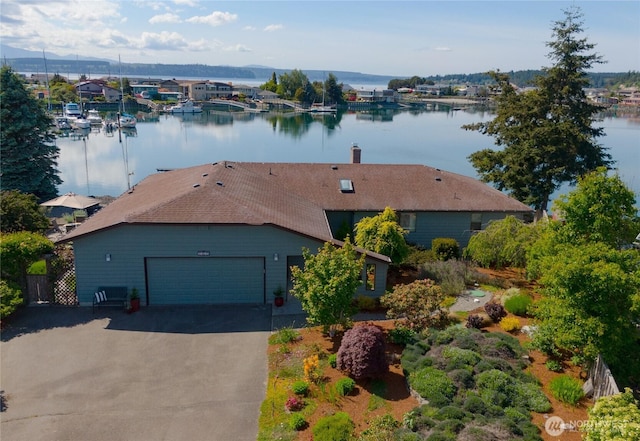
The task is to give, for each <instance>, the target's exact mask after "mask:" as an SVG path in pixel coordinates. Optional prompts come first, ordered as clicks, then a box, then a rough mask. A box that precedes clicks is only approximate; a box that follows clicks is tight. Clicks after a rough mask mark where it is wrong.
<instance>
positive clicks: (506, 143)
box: [463, 7, 612, 211]
mask: <svg viewBox="0 0 640 441" xmlns="http://www.w3.org/2000/svg"><path fill="white" fill-rule="evenodd" d="M564 15H565V17H564V19H563V20H559V21H557V22H556V23H555V24H554V27H553V37H554V39H553V40H552V41H550V42H548V43H547V46H548V47H549V48H551V51H550V53H549V54H548V57H549V59H551V60H552V61H553V62H554V65H553V66H552V67H550V68H545V69H543V75H540V76H537V77H536V80H535V85H536V88H535V89H534V90H532V91H530V92H525V93H517V92H516V90H515V88H514V87H513V86H512V85H511V83H510V82H509V77H508V76H507V75H505V74H502V73H500V72H490V73H489V74H490V75H491V76H492V77H493V79H494V80H495V81H496V82H497V86H498V88H499V90H500V91H501V92H500V95H499V96H498V97H497V99H496V103H497V111H496V117H495V118H494V119H493V120H492V121H489V122H483V123H478V124H470V125H466V126H463V128H464V129H467V130H476V131H479V132H480V133H483V134H486V135H490V136H493V137H494V138H495V143H496V145H497V146H500V147H502V150H492V149H485V150H481V151H478V152H475V153H473V154H471V155H470V156H469V160H470V161H471V163H472V164H473V166H474V167H475V169H476V170H477V171H478V172H479V174H480V176H481V179H482V180H483V181H485V182H491V183H493V184H494V185H495V186H496V187H497V188H498V189H500V190H506V191H508V192H509V193H510V194H511V195H512V196H514V197H515V198H516V199H518V200H520V201H522V202H524V203H526V204H528V205H531V206H533V207H534V208H535V209H536V210H540V211H542V210H546V209H547V206H548V203H549V199H550V196H551V194H552V193H553V192H554V191H555V190H557V189H558V188H559V187H560V186H561V185H562V184H563V183H565V182H569V183H575V182H576V181H577V179H578V178H579V177H580V176H582V175H584V174H585V173H587V172H589V171H592V170H595V169H596V168H597V167H600V166H609V165H611V163H612V161H611V156H610V155H609V154H608V153H607V152H606V150H605V148H604V147H602V146H601V145H599V144H598V142H597V138H598V137H600V136H603V135H604V131H603V129H602V128H594V127H593V124H594V123H595V116H596V114H597V113H598V112H599V110H600V109H599V108H598V107H597V106H596V105H593V104H591V103H589V102H588V101H587V99H586V95H585V93H584V89H583V88H584V87H586V86H588V84H589V79H588V77H587V72H586V71H587V70H588V69H590V68H591V66H592V65H594V64H596V63H602V62H603V61H602V58H601V57H600V56H599V55H598V54H596V53H592V52H591V51H592V50H593V48H594V47H595V45H593V44H591V43H588V41H587V39H585V38H579V35H580V34H581V33H582V31H583V29H582V26H583V22H582V21H581V19H582V13H581V11H580V9H579V8H577V7H571V8H569V9H567V10H565V11H564Z"/></svg>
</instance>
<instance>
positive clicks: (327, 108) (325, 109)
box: [309, 105, 337, 113]
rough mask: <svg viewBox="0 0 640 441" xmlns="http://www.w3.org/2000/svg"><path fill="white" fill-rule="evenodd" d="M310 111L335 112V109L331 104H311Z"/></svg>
mask: <svg viewBox="0 0 640 441" xmlns="http://www.w3.org/2000/svg"><path fill="white" fill-rule="evenodd" d="M309 112H311V113H336V112H337V109H336V108H335V107H333V106H324V105H322V106H311V108H310V109H309Z"/></svg>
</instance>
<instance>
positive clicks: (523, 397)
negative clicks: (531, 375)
mask: <svg viewBox="0 0 640 441" xmlns="http://www.w3.org/2000/svg"><path fill="white" fill-rule="evenodd" d="M516 394H517V395H516V399H515V402H514V403H512V404H514V405H515V404H521V405H523V406H525V407H526V408H527V410H531V411H533V412H538V413H544V412H548V411H550V410H551V403H550V402H549V399H548V398H547V397H546V395H545V394H544V392H542V389H540V386H539V385H538V384H536V383H523V382H517V383H516Z"/></svg>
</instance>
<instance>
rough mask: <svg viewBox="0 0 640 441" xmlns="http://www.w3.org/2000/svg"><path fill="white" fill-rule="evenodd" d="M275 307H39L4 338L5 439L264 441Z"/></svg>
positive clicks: (0, 429)
mask: <svg viewBox="0 0 640 441" xmlns="http://www.w3.org/2000/svg"><path fill="white" fill-rule="evenodd" d="M270 326H271V310H270V308H269V307H253V308H251V307H236V308H231V307H197V308H144V309H143V310H142V311H140V312H137V313H135V314H131V315H127V314H125V313H123V312H120V311H117V310H115V309H105V310H101V311H98V312H97V313H96V315H92V313H91V309H90V308H66V309H65V308H56V307H44V308H27V309H25V310H23V311H22V312H21V313H20V316H19V317H18V318H17V320H14V321H12V322H11V323H9V326H8V327H7V328H5V329H4V330H3V332H2V343H1V347H0V351H1V353H0V355H1V369H2V370H1V386H0V390H2V402H3V403H2V404H3V406H2V407H3V411H2V413H0V418H1V425H0V439H2V440H11V441H22V440H25V441H27V440H28V441H38V440H47V441H50V440H55V441H57V440H70V441H75V440H79V441H80V440H82V441H84V440H91V441H102V440H104V441H107V440H109V441H117V440H123V441H124V440H127V441H128V440H136V441H146V440H150V441H151V440H153V441H159V440H171V441H174V440H175V441H178V440H189V441H199V440H213V441H217V440H221V441H228V440H239V441H244V440H247V441H248V440H251V441H253V440H255V439H256V434H257V428H258V423H257V421H258V415H259V408H260V404H261V402H262V400H263V398H264V393H265V383H266V379H267V360H266V345H267V339H268V334H269V330H270Z"/></svg>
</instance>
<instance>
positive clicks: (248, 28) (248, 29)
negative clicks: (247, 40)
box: [242, 26, 257, 31]
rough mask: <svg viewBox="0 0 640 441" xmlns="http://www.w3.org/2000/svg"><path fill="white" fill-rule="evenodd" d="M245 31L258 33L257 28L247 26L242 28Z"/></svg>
mask: <svg viewBox="0 0 640 441" xmlns="http://www.w3.org/2000/svg"><path fill="white" fill-rule="evenodd" d="M242 30H243V31H256V30H257V28H256V27H255V26H245V27H243V28H242Z"/></svg>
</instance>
